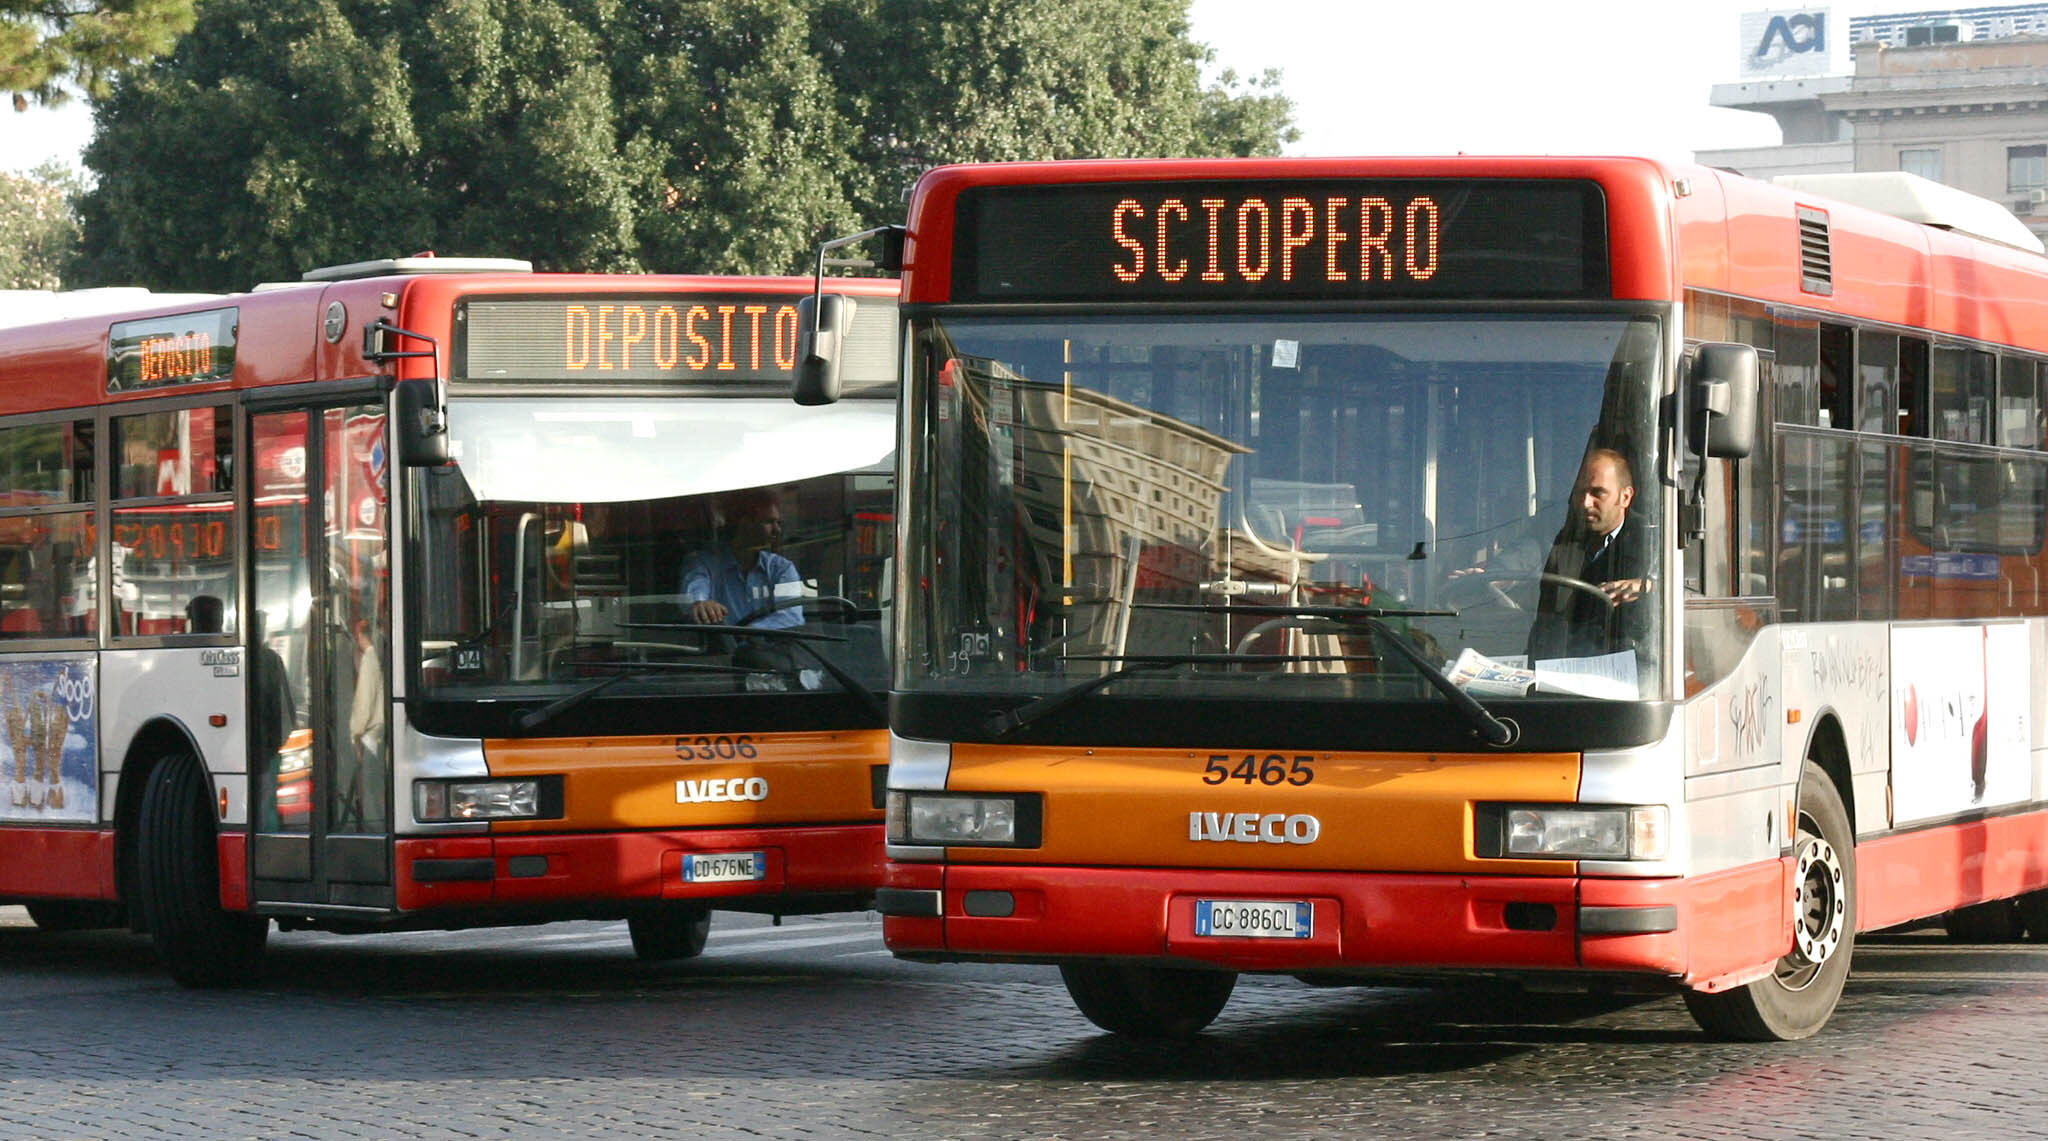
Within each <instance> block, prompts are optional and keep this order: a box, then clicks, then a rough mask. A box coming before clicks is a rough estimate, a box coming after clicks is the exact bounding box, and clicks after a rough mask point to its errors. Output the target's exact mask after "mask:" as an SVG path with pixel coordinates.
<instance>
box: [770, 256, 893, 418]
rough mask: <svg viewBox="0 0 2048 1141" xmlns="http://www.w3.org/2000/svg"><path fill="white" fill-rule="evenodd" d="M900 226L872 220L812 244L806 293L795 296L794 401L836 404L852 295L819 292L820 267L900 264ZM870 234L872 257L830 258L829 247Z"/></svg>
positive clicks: (888, 269)
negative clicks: (814, 260)
mask: <svg viewBox="0 0 2048 1141" xmlns="http://www.w3.org/2000/svg"><path fill="white" fill-rule="evenodd" d="M908 233H909V231H908V230H906V229H904V228H903V227H902V226H877V227H876V228H874V229H872V230H862V231H861V232H860V233H858V234H850V235H848V236H846V237H844V238H833V239H832V240H831V241H828V242H825V243H823V244H821V245H819V246H818V264H817V268H816V269H815V270H814V271H813V272H812V274H811V295H810V296H809V297H807V298H804V299H802V300H800V301H798V302H797V310H796V312H797V346H796V379H795V382H794V384H793V386H792V388H791V390H790V397H791V399H793V400H795V401H796V402H797V403H798V404H804V405H819V404H836V403H838V401H839V389H840V377H839V366H840V362H841V359H842V358H843V357H844V355H845V348H846V335H847V333H848V332H849V331H851V330H852V328H853V313H854V301H853V298H851V297H848V296H845V295H844V294H837V293H832V294H828V293H826V292H825V267H826V266H844V267H850V268H854V269H879V270H884V271H886V272H889V273H897V272H900V271H901V270H902V269H903V246H904V237H905V235H906V234H908ZM870 238H873V239H876V245H877V247H878V248H877V250H876V252H875V256H874V257H872V258H831V257H826V256H825V255H826V254H829V253H831V252H832V251H833V250H837V249H844V248H845V247H847V246H851V245H855V244H857V243H860V242H865V241H867V240H869V239H870Z"/></svg>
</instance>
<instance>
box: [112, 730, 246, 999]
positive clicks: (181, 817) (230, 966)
mask: <svg viewBox="0 0 2048 1141" xmlns="http://www.w3.org/2000/svg"><path fill="white" fill-rule="evenodd" d="M212 792H213V787H212V782H211V781H209V780H208V779H207V777H206V772H205V770H204V769H202V768H201V767H200V764H199V759H198V758H197V757H193V756H190V755H188V754H176V755H173V756H169V757H165V758H164V759H163V760H162V761H161V762H159V763H158V764H157V766H156V768H155V769H154V770H153V771H151V773H150V774H149V784H148V786H147V787H146V788H144V789H143V792H142V815H141V819H140V821H139V831H138V832H137V835H136V862H135V863H136V889H137V890H136V894H137V897H138V899H139V901H140V903H141V908H142V916H143V919H144V920H145V921H146V922H147V924H148V926H149V933H150V938H151V939H152V940H153V941H154V942H155V943H156V953H157V958H158V959H160V960H162V961H163V964H164V967H165V968H166V969H167V970H169V971H170V972H171V977H172V978H174V979H176V980H178V983H179V985H181V986H188V987H218V986H232V985H235V984H238V983H243V982H247V981H249V979H250V977H251V976H252V975H253V974H254V973H255V971H256V967H257V965H258V964H259V963H260V962H261V960H262V958H263V942H264V940H265V939H266V938H268V936H269V934H270V921H269V920H267V919H264V918H262V917H261V916H255V915H247V914H242V913H239V912H231V911H225V910H223V909H222V908H221V905H220V854H219V852H218V850H217V849H216V848H215V846H214V845H215V835H214V826H213V796H212Z"/></svg>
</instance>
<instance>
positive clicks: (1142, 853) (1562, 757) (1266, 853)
mask: <svg viewBox="0 0 2048 1141" xmlns="http://www.w3.org/2000/svg"><path fill="white" fill-rule="evenodd" d="M1247 758H1249V760H1250V765H1249V767H1247V765H1246V762H1247ZM1247 776H1248V777H1249V779H1246V777H1247ZM946 787H947V788H949V789H952V790H955V791H984V792H1042V793H1043V794H1044V796H1045V820H1044V843H1043V844H1042V845H1041V846H1040V847H1038V848H1036V849H1031V850H1016V851H1012V850H1005V849H966V848H955V849H953V850H952V851H953V855H954V856H955V857H960V858H971V859H972V860H974V861H975V862H977V863H991V864H996V863H1034V864H1060V865H1079V866H1096V867H1106V866H1127V867H1130V866H1135V867H1209V868H1299V869H1324V870H1342V871H1380V872H1385V871H1400V872H1469V873H1475V874H1485V875H1541V876H1556V875H1569V874H1570V873H1571V871H1572V865H1571V864H1570V863H1561V862H1559V861H1556V860H1544V861H1522V860H1493V859H1489V860H1483V861H1482V860H1477V859H1475V858H1474V857H1473V855H1472V845H1471V835H1472V825H1471V805H1472V803H1473V802H1475V801H1538V802H1569V801H1571V800H1572V799H1573V798H1574V797H1575V796H1576V795H1577V793H1578V788H1579V759H1578V756H1577V755H1576V754H1570V753H1560V754H1523V755H1516V756H1502V755H1483V754H1434V755H1417V754H1392V753H1314V752H1306V751H1294V752H1273V753H1251V754H1247V753H1244V752H1233V753H1198V752H1190V751H1189V750H1186V749H1080V748H1025V747H1006V746H993V745H956V746H954V748H953V765H952V770H951V774H950V776H949V777H948V778H947V782H946ZM1301 818H1310V819H1312V820H1313V825H1311V824H1309V823H1307V822H1305V821H1303V820H1302V819H1301ZM1311 832H1313V838H1312V839H1305V837H1307V836H1308V835H1309V834H1310V833H1311ZM970 853H971V856H970Z"/></svg>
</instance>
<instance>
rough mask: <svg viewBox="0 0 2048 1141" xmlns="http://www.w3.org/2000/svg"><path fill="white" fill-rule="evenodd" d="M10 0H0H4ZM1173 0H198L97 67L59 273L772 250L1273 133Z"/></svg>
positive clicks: (1259, 106) (1279, 136) (235, 279)
mask: <svg viewBox="0 0 2048 1141" xmlns="http://www.w3.org/2000/svg"><path fill="white" fill-rule="evenodd" d="M7 2H9V0H0V3H7ZM1186 10H1187V0H720V2H718V3H705V2H703V0H207V3H206V4H204V5H203V6H202V7H201V10H200V16H199V20H198V22H197V24H196V25H195V26H194V27H193V29H192V30H191V32H190V33H189V34H187V35H186V36H185V37H184V38H183V39H182V40H181V41H180V42H179V43H178V45H177V47H176V48H175V49H174V50H173V51H172V52H171V53H170V54H169V55H167V56H165V57H164V58H162V59H160V60H159V61H158V62H157V63H156V64H154V65H153V66H151V67H149V68H148V69H146V70H144V71H140V72H136V73H133V74H130V75H128V76H126V77H125V78H123V79H122V80H120V81H119V82H117V83H116V84H115V86H114V89H113V91H112V93H111V95H110V96H109V97H108V98H107V99H106V100H104V101H103V102H101V103H100V104H99V106H98V108H97V118H98V124H99V128H98V133H97V134H96V135H95V137H94V139H93V142H92V143H91V144H90V146H89V147H88V148H87V151H86V155H85V161H86V165H87V166H88V167H89V168H91V169H92V170H93V171H94V172H95V173H96V174H97V176H98V185H97V186H96V188H95V189H94V190H92V191H91V192H89V193H88V194H87V195H86V196H85V198H84V199H83V200H82V202H81V218H82V222H83V226H84V251H85V254H84V261H83V263H82V265H81V266H80V270H81V272H80V273H79V274H78V275H75V276H76V277H77V278H78V279H79V280H85V281H91V282H94V283H99V284H129V283H134V284H143V285H150V286H152V287H156V288H173V287H175V288H188V289H189V288H203V289H231V288H242V287H246V286H248V285H250V284H252V283H254V282H256V281H260V280H279V279H285V278H296V277H297V276H298V274H299V273H301V272H303V271H304V270H306V269H308V268H312V267H314V266H319V265H329V264H336V263H340V262H348V261H359V260H363V259H366V258H372V257H383V256H392V255H397V254H409V253H415V252H418V251H421V250H427V249H432V250H436V251H438V252H440V253H443V254H485V255H495V256H514V257H526V258H530V259H531V260H532V261H534V263H535V264H536V265H537V266H539V267H541V268H546V269H564V270H591V271H637V270H648V271H661V272H705V273H741V272H754V273H768V272H797V271H802V270H805V269H807V268H808V266H807V258H808V255H809V253H810V251H811V250H812V249H813V248H814V247H815V245H816V243H817V242H818V241H819V240H821V239H822V238H824V237H828V236H831V235H833V234H837V233H845V232H849V231H851V230H855V229H861V228H865V227H867V226H872V225H877V224H880V223H882V222H888V221H894V220H898V219H900V218H901V217H902V215H903V196H904V193H905V191H906V190H907V189H908V187H909V184H910V183H911V181H912V180H914V179H915V177H916V176H917V174H918V172H919V171H921V170H923V169H924V168H926V167H928V166H931V165H934V164H937V163H942V162H954V161H975V160H995V159H1038V158H1059V157H1073V156H1132V155H1148V154H1149V155H1222V154H1261V153H1264V154H1272V153H1277V152H1278V150H1279V147H1280V146H1281V144H1282V143H1284V142H1286V141H1289V140H1291V139H1292V138H1293V137H1294V132H1293V130H1292V127H1291V126H1290V121H1289V120H1290V115H1291V106H1290V104H1289V103H1288V102H1287V100H1286V99H1285V98H1284V97H1282V96H1281V95H1279V94H1278V92H1277V90H1276V89H1275V86H1276V85H1275V81H1274V79H1273V77H1271V76H1267V77H1263V78H1261V79H1258V80H1254V81H1251V82H1249V83H1246V82H1240V81H1238V80H1237V79H1236V77H1234V76H1230V75H1227V74H1226V75H1225V76H1224V77H1222V78H1221V79H1220V80H1219V81H1218V82H1216V83H1213V84H1210V85H1209V86H1207V87H1205V86H1204V85H1203V81H1202V76H1201V67H1202V64H1203V63H1205V62H1207V59H1208V53H1207V51H1206V49H1204V48H1203V47H1201V46H1200V45H1198V44H1195V43H1193V42H1191V41H1190V40H1189V39H1188V25H1187V11H1186Z"/></svg>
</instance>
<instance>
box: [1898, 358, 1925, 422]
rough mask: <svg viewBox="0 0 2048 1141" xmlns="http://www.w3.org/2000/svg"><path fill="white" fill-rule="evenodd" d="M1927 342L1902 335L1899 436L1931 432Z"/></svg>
mask: <svg viewBox="0 0 2048 1141" xmlns="http://www.w3.org/2000/svg"><path fill="white" fill-rule="evenodd" d="M1927 357H1928V347H1927V341H1926V340H1925V339H1924V338H1921V337H1900V338H1899V435H1901V436H1919V437H1921V438H1922V439H1925V438H1926V437H1927V435H1928V423H1929V416H1928V413H1927Z"/></svg>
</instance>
